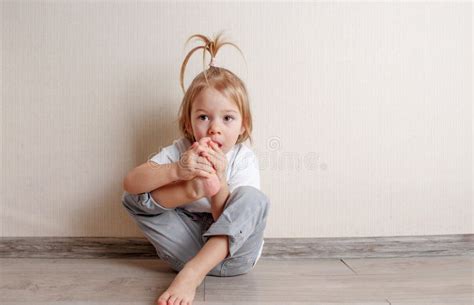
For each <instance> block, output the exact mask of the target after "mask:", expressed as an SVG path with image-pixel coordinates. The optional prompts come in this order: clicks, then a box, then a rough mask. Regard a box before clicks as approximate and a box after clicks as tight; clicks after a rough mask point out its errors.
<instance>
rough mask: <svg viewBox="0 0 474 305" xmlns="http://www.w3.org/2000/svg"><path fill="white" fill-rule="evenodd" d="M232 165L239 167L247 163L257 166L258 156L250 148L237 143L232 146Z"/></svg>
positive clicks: (247, 164)
mask: <svg viewBox="0 0 474 305" xmlns="http://www.w3.org/2000/svg"><path fill="white" fill-rule="evenodd" d="M233 159H234V165H235V166H236V167H238V168H240V169H242V168H245V167H247V166H249V165H253V166H255V165H257V166H258V158H257V155H256V154H255V152H254V151H253V149H252V148H250V147H249V146H247V145H245V144H244V143H239V144H237V145H235V146H234V158H233Z"/></svg>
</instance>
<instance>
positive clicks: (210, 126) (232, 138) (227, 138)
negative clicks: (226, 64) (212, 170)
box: [191, 88, 245, 153]
mask: <svg viewBox="0 0 474 305" xmlns="http://www.w3.org/2000/svg"><path fill="white" fill-rule="evenodd" d="M244 131H245V129H244V127H243V126H242V116H241V115H240V112H239V108H237V105H236V104H235V103H234V102H233V101H232V100H230V99H228V98H226V97H225V96H224V95H222V94H221V93H220V92H219V91H217V90H216V89H214V88H206V89H203V90H202V91H201V92H200V93H199V95H198V96H197V97H196V99H195V100H194V102H193V105H192V107H191V133H192V134H193V135H194V138H195V139H196V141H199V140H200V139H201V138H204V137H210V138H211V139H212V140H213V141H214V142H217V143H218V144H219V147H220V149H221V150H222V151H223V152H224V153H227V152H229V151H230V150H231V149H232V147H233V146H234V145H235V143H236V142H237V138H238V137H239V135H241V134H243V133H244Z"/></svg>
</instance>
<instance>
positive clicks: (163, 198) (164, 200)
mask: <svg viewBox="0 0 474 305" xmlns="http://www.w3.org/2000/svg"><path fill="white" fill-rule="evenodd" d="M220 188H221V185H220V182H219V178H217V176H216V175H213V176H212V177H211V178H202V177H196V178H194V179H192V180H187V181H178V182H174V183H170V184H167V185H164V186H162V187H160V188H157V189H156V190H153V191H151V192H150V194H151V197H153V200H155V201H156V202H159V203H160V204H161V205H162V206H163V207H165V208H169V209H174V208H176V207H178V206H181V205H184V204H188V203H191V202H193V201H195V200H198V199H200V198H202V197H211V196H214V195H215V194H216V193H217V192H218V191H219V189H220Z"/></svg>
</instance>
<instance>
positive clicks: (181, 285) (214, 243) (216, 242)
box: [156, 235, 229, 305]
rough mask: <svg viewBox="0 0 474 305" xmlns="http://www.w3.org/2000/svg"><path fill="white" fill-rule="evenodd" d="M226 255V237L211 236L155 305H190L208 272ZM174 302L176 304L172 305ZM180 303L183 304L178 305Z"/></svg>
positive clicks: (227, 243)
mask: <svg viewBox="0 0 474 305" xmlns="http://www.w3.org/2000/svg"><path fill="white" fill-rule="evenodd" d="M228 254H229V238H228V236H227V235H216V236H211V237H210V238H209V239H208V240H207V242H206V244H204V246H203V247H202V248H201V250H199V252H198V254H196V256H195V257H193V258H192V259H191V260H190V261H188V262H187V263H186V265H184V268H183V269H182V270H181V271H180V272H179V273H178V275H176V277H175V279H174V280H173V282H172V283H171V285H170V286H169V287H168V289H167V290H166V291H165V292H163V294H162V295H161V296H160V297H159V298H158V299H157V300H156V302H157V304H158V305H167V304H192V301H193V300H194V296H195V294H196V288H197V287H198V286H199V285H200V284H201V282H202V281H203V280H204V278H205V277H206V275H207V274H208V273H209V271H211V270H212V269H213V268H214V267H215V266H216V265H217V264H218V263H220V262H221V261H222V260H224V259H225V258H226V257H227V255H228ZM167 301H168V302H169V303H167ZM175 301H176V303H174V302H175ZM181 301H183V303H180V302H181Z"/></svg>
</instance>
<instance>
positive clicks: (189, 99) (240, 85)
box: [178, 32, 252, 144]
mask: <svg viewBox="0 0 474 305" xmlns="http://www.w3.org/2000/svg"><path fill="white" fill-rule="evenodd" d="M221 36H222V32H220V33H219V34H218V35H217V36H215V38H214V39H209V38H208V37H206V36H204V35H200V34H195V35H192V36H191V37H189V38H188V40H187V41H186V43H185V46H186V44H187V43H188V42H189V41H190V40H191V39H192V38H194V37H196V38H197V40H200V41H202V42H204V44H205V45H203V46H198V47H195V48H194V49H192V50H191V51H190V52H189V53H188V54H187V55H186V58H185V59H184V61H183V63H182V65H181V72H180V85H181V88H182V89H183V92H184V97H183V100H182V102H181V106H180V108H179V114H178V117H179V122H178V124H179V129H180V132H181V134H182V135H183V136H184V137H186V138H187V139H189V141H191V142H195V141H196V139H194V135H193V134H192V131H191V108H192V103H193V101H194V100H195V99H196V97H197V96H198V95H199V93H201V91H202V90H203V89H206V88H214V89H215V90H217V91H219V92H220V93H221V94H223V95H224V96H225V97H227V98H229V99H231V100H232V101H234V102H235V104H236V105H237V107H238V109H239V111H240V114H241V116H242V125H243V127H244V132H243V133H242V134H241V135H239V137H238V138H237V142H236V144H239V143H242V142H245V141H246V140H247V139H249V140H250V143H251V144H252V138H251V133H252V115H251V113H250V105H249V98H248V93H247V89H246V87H245V84H244V82H243V81H242V80H241V79H240V78H239V77H238V76H237V75H235V74H234V73H232V72H231V71H229V70H227V69H225V68H221V67H215V66H209V68H208V69H207V70H206V66H205V62H204V60H205V55H206V51H207V52H209V53H210V54H211V60H212V59H213V58H214V57H216V55H217V52H218V51H219V50H220V48H221V47H222V46H224V45H227V44H228V45H232V46H234V47H235V48H237V50H238V51H239V52H240V53H241V54H242V51H240V49H239V48H238V47H237V46H236V45H235V44H233V43H231V42H227V41H224V40H223V39H222V38H221ZM199 49H203V71H202V72H201V73H199V74H198V75H197V76H196V77H195V78H194V79H193V81H192V82H191V84H190V85H189V87H188V89H187V90H184V85H183V79H184V71H185V68H186V64H187V63H188V60H189V58H190V57H191V55H192V54H193V53H194V52H195V51H197V50H199ZM242 56H243V54H242ZM244 60H245V57H244Z"/></svg>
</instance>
